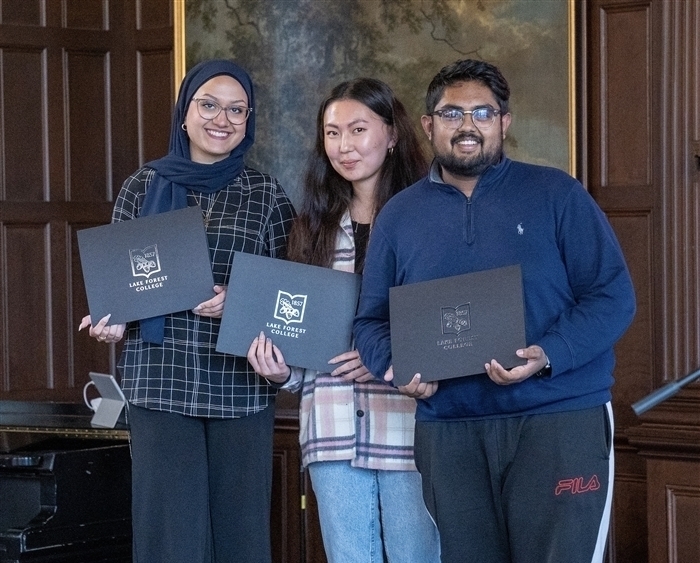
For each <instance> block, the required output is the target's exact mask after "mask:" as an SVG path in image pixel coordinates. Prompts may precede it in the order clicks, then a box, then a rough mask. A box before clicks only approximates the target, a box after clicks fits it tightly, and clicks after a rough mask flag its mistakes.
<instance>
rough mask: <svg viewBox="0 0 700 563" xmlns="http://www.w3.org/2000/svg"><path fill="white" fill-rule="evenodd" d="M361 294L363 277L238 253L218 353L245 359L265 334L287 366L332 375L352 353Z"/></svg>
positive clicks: (233, 268) (228, 292)
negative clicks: (340, 358) (338, 359)
mask: <svg viewBox="0 0 700 563" xmlns="http://www.w3.org/2000/svg"><path fill="white" fill-rule="evenodd" d="M359 293H360V276H359V275H358V274H351V273H348V272H341V271H338V270H331V269H329V268H321V267H319V266H309V265H306V264H298V263H296V262H288V261H286V260H278V259H276V258H269V257H266V256H257V255H254V254H244V253H240V252H237V253H236V254H235V256H234V258H233V265H232V268H231V277H230V280H229V285H228V289H227V291H226V304H225V306H224V315H223V318H222V319H221V328H220V330H219V339H218V341H217V344H216V350H217V351H219V352H225V353H228V354H234V355H237V356H245V355H246V354H247V353H248V349H249V348H250V345H251V343H252V342H253V339H254V338H255V337H256V336H258V335H259V334H260V331H263V332H264V333H265V335H266V336H268V337H269V338H272V341H273V342H274V344H275V345H276V346H277V347H278V348H279V349H280V350H281V352H282V354H283V355H284V360H285V362H286V363H287V365H288V366H297V367H302V368H310V369H315V370H318V371H324V372H328V371H332V370H333V366H332V365H330V364H328V360H330V359H331V358H333V357H334V356H337V355H338V354H342V353H343V352H347V351H349V350H350V349H351V348H350V347H351V344H352V321H353V319H354V317H355V311H356V309H357V298H358V296H359Z"/></svg>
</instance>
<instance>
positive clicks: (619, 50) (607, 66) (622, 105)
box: [586, 0, 659, 563]
mask: <svg viewBox="0 0 700 563" xmlns="http://www.w3.org/2000/svg"><path fill="white" fill-rule="evenodd" d="M657 12H658V9H657V8H656V7H655V5H654V4H653V3H652V2H651V1H631V2H630V1H627V0H625V1H617V0H592V1H591V2H589V3H588V5H587V14H588V17H587V18H586V19H587V24H586V27H587V38H588V40H587V44H586V53H587V61H586V62H587V71H586V78H587V85H588V88H587V93H588V103H587V106H586V107H587V117H588V119H587V123H586V125H587V128H588V135H587V140H588V143H587V156H588V161H587V163H586V165H587V171H588V175H587V179H588V183H589V189H590V192H591V194H592V195H593V197H594V198H595V199H596V201H597V202H598V204H599V205H600V206H601V208H602V209H603V210H604V211H605V212H606V214H607V215H608V218H609V219H610V222H611V224H612V226H613V228H614V230H615V232H616V234H617V237H618V239H619V241H620V245H621V247H622V249H623V252H624V254H625V258H626V260H627V263H628V266H629V268H630V273H631V275H632V279H633V282H634V285H635V292H636V296H637V314H636V316H635V319H634V321H633V323H632V326H631V327H630V329H629V330H628V332H627V333H626V334H625V335H624V336H623V338H622V339H621V340H620V341H619V342H618V344H617V346H616V348H615V351H616V356H617V363H616V367H615V374H614V375H615V380H616V383H615V386H614V387H613V410H614V413H615V425H616V430H615V450H616V483H615V496H614V506H613V530H612V533H611V538H612V541H611V543H610V545H609V548H608V561H610V562H613V561H614V562H615V563H640V562H643V561H646V557H647V545H646V536H645V535H640V532H644V531H645V530H646V469H645V465H644V463H643V462H641V460H640V458H638V456H637V455H636V453H635V449H634V448H633V447H631V446H630V445H629V444H628V439H627V434H626V430H627V429H628V428H629V427H631V426H634V425H636V424H637V423H638V421H637V419H636V417H635V415H634V413H633V412H632V410H631V409H630V405H631V404H632V403H633V402H634V401H636V400H637V399H639V398H641V396H643V395H645V394H646V393H647V392H648V391H649V390H650V389H651V388H652V387H653V382H654V371H653V367H654V362H655V360H654V352H655V350H656V346H657V339H656V338H655V334H656V326H655V323H656V308H655V302H654V299H655V295H656V294H655V292H656V277H657V273H656V270H655V268H654V261H655V252H656V248H655V245H656V244H657V242H656V241H657V235H656V234H655V233H656V228H657V225H656V221H657V215H656V198H657V196H656V193H657V192H658V190H659V183H658V167H657V165H656V162H655V158H656V157H657V153H658V130H659V126H658V121H659V120H658V111H657V109H658V102H657V99H656V96H657V90H658V89H657V88H656V87H655V82H654V68H655V66H656V65H657V59H658V54H657V53H656V51H655V48H656V46H657V43H656V41H657V39H656V35H655V34H656V33H658V32H657V29H656V28H655V24H656V20H657V18H658V14H657Z"/></svg>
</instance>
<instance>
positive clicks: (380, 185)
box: [287, 78, 427, 271]
mask: <svg viewBox="0 0 700 563" xmlns="http://www.w3.org/2000/svg"><path fill="white" fill-rule="evenodd" d="M339 100H355V101H357V102H360V103H361V104H363V105H365V106H366V107H368V108H369V109H370V110H372V111H373V112H374V113H376V114H377V115H378V116H379V117H381V119H382V120H383V121H384V123H386V124H387V125H389V126H390V127H393V128H394V132H395V134H396V139H397V141H396V145H395V146H394V150H393V151H392V154H390V155H388V156H387V158H386V159H385V160H384V163H383V164H382V168H381V171H380V174H379V179H378V182H377V189H376V190H375V193H374V215H375V216H376V214H377V213H379V211H380V210H381V208H382V207H383V206H384V204H385V203H386V202H387V201H388V200H389V198H391V196H393V195H394V194H396V193H397V192H399V191H400V190H402V189H403V188H405V187H407V186H409V185H411V184H413V183H415V182H417V181H418V180H419V179H420V178H421V177H422V176H424V175H425V174H426V172H427V163H426V160H425V155H424V154H423V150H422V149H421V146H420V143H419V142H418V137H417V136H416V132H415V129H414V127H413V124H412V122H411V120H410V119H409V117H408V114H407V113H406V110H405V108H404V106H403V104H402V103H401V102H400V101H399V100H398V99H397V98H396V96H395V95H394V93H393V91H392V90H391V88H389V86H388V85H387V84H385V83H384V82H382V81H381V80H376V79H374V78H356V79H354V80H350V81H347V82H343V83H341V84H338V85H337V86H336V87H335V88H333V90H332V91H331V93H330V95H329V96H328V97H327V98H326V99H325V100H324V101H323V102H322V103H321V106H320V107H319V110H318V116H317V119H316V142H315V145H314V149H313V151H312V153H311V155H310V157H309V160H308V163H307V168H306V173H305V176H304V187H303V193H302V205H301V211H300V213H299V216H298V217H297V218H296V220H295V221H294V225H293V227H292V230H291V232H290V235H289V242H288V245H287V257H288V258H289V259H290V260H293V261H295V262H303V263H306V264H313V265H316V266H324V267H330V266H331V264H332V262H333V253H334V250H335V238H336V234H337V231H338V225H339V223H340V219H341V218H342V216H343V214H344V213H345V211H346V210H347V209H348V206H349V205H350V200H351V199H352V193H353V192H352V184H351V183H350V182H349V181H348V180H346V179H345V178H343V177H342V176H341V175H340V174H338V173H337V172H336V171H335V169H334V168H333V166H332V165H331V162H330V160H329V159H328V155H326V149H325V144H324V127H323V120H324V115H325V113H326V109H327V108H328V106H329V105H330V104H331V103H333V102H336V101H339ZM359 266H360V267H356V270H357V271H360V270H361V265H359Z"/></svg>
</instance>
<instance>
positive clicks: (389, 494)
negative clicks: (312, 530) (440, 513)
mask: <svg viewBox="0 0 700 563" xmlns="http://www.w3.org/2000/svg"><path fill="white" fill-rule="evenodd" d="M308 469H309V474H310V475H311V483H312V485H313V489H314V493H315V494H316V498H317V500H318V511H319V518H320V521H321V533H322V535H323V546H324V548H325V550H326V556H327V558H328V563H383V562H385V561H386V562H388V563H417V562H420V563H439V561H440V542H439V540H438V533H437V528H436V527H435V524H434V523H433V521H432V519H431V518H430V515H429V514H428V511H427V509H426V508H425V504H424V503H423V494H422V490H421V478H420V474H419V473H418V472H417V471H376V470H372V469H362V468H357V467H352V466H351V465H350V462H349V461H330V462H329V461H322V462H316V463H312V464H310V465H309V467H308ZM385 556H386V557H385Z"/></svg>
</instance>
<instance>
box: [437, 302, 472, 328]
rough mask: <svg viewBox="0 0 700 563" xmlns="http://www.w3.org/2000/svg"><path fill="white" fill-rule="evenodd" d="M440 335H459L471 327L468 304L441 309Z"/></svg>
mask: <svg viewBox="0 0 700 563" xmlns="http://www.w3.org/2000/svg"><path fill="white" fill-rule="evenodd" d="M441 312H442V334H459V333H460V332H464V331H465V330H469V329H470V328H471V327H472V326H471V325H472V321H471V313H470V304H469V303H465V304H464V305H459V306H458V307H442V308H441Z"/></svg>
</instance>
